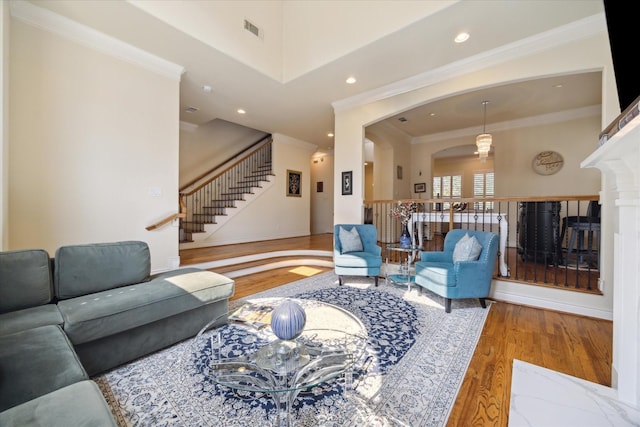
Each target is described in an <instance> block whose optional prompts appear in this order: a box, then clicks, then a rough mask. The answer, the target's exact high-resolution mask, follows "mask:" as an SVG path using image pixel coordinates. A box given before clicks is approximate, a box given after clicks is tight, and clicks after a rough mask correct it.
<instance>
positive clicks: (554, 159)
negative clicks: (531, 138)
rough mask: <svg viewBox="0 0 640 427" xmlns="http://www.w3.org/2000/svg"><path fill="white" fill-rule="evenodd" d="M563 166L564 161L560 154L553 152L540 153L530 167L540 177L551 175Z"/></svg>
mask: <svg viewBox="0 0 640 427" xmlns="http://www.w3.org/2000/svg"><path fill="white" fill-rule="evenodd" d="M563 164H564V159H563V158H562V156H561V155H560V153H556V152H555V151H541V152H540V153H538V154H537V155H536V156H535V157H534V158H533V162H532V163H531V167H533V170H534V171H535V172H536V173H538V174H540V175H553V174H554V173H556V172H558V171H559V170H560V169H561V168H562V165H563Z"/></svg>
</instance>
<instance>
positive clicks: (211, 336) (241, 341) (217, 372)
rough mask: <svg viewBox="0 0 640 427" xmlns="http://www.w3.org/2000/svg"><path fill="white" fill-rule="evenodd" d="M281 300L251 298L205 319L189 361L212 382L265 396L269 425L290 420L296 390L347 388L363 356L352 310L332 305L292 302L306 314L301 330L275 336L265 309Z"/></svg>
mask: <svg viewBox="0 0 640 427" xmlns="http://www.w3.org/2000/svg"><path fill="white" fill-rule="evenodd" d="M282 301H283V299H282V298H268V299H259V300H257V299H254V300H251V304H252V306H247V305H246V304H245V305H244V306H243V307H242V309H243V310H244V311H241V310H240V309H238V310H236V311H234V312H230V313H225V314H224V315H222V316H220V317H218V318H216V319H213V320H211V321H210V322H209V323H207V324H206V325H205V326H204V327H203V328H202V330H201V331H200V332H199V333H198V335H197V336H196V337H195V338H194V339H193V342H192V345H191V346H190V349H189V352H190V356H191V358H192V359H191V360H194V361H196V363H199V364H201V366H202V367H203V368H202V370H203V372H202V374H203V375H205V376H206V377H208V378H210V379H211V381H213V382H214V383H216V384H218V385H220V386H224V387H227V388H229V389H232V390H234V391H236V392H238V393H241V394H242V396H243V397H244V398H246V397H247V396H251V394H252V393H256V394H267V395H269V396H270V397H271V398H272V399H273V401H274V403H275V404H276V407H277V420H276V423H275V425H278V426H290V425H291V424H292V410H291V409H292V405H293V402H294V400H295V399H296V397H297V396H298V394H299V393H300V392H301V391H302V390H306V389H309V388H312V387H315V386H317V385H320V384H323V383H325V382H328V381H342V386H343V388H344V389H345V390H349V389H350V387H351V386H352V378H353V375H352V374H353V371H352V369H353V367H354V364H355V363H356V362H357V361H358V360H359V359H360V358H361V357H362V356H363V355H364V354H365V348H366V345H367V333H366V329H365V327H364V325H363V324H362V322H361V321H360V320H359V319H358V318H357V317H355V316H354V315H353V314H351V313H349V312H348V311H346V310H343V309H342V308H340V307H337V306H335V305H332V304H328V303H324V302H319V301H310V300H294V301H295V302H297V303H298V304H300V305H301V306H302V307H303V308H304V310H305V313H306V324H305V327H304V330H303V331H302V333H301V334H300V335H299V336H298V337H297V338H295V339H293V340H281V339H279V338H277V337H276V336H275V335H274V334H273V332H272V331H271V327H270V325H269V313H270V311H271V310H272V309H273V308H275V307H277V305H278V304H279V303H280V302H282Z"/></svg>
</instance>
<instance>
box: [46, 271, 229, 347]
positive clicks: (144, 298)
mask: <svg viewBox="0 0 640 427" xmlns="http://www.w3.org/2000/svg"><path fill="white" fill-rule="evenodd" d="M233 291H234V281H233V280H232V279H229V278H228V277H225V276H223V275H221V274H218V273H213V272H211V271H206V270H201V269H198V268H185V269H178V270H173V271H170V272H167V273H163V274H161V275H158V276H156V277H154V278H153V279H152V280H150V281H148V282H144V283H139V284H136V285H129V286H125V287H120V288H117V289H111V290H108V291H103V292H96V293H94V294H91V295H85V296H80V297H77V298H72V299H67V300H64V301H60V302H59V303H58V307H59V308H60V311H61V313H62V317H63V318H64V330H65V332H66V333H67V335H69V338H70V339H71V341H72V342H73V343H74V344H82V343H86V342H90V341H93V340H96V339H98V338H102V337H106V336H109V335H114V334H117V333H119V332H122V331H125V330H129V329H132V328H136V327H138V326H142V325H146V324H149V323H152V322H155V321H157V320H160V319H164V318H167V317H170V316H173V315H176V314H178V313H182V312H184V311H188V310H192V309H194V308H197V307H201V306H203V305H206V304H209V303H212V302H216V301H219V300H221V299H228V298H229V297H230V296H232V295H233Z"/></svg>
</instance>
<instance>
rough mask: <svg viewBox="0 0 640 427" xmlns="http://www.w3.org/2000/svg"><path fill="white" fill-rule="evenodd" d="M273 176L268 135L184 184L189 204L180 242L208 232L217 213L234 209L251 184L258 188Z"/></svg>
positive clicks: (183, 194) (182, 197) (183, 199)
mask: <svg viewBox="0 0 640 427" xmlns="http://www.w3.org/2000/svg"><path fill="white" fill-rule="evenodd" d="M208 175H211V176H208ZM270 175H273V171H272V138H271V136H270V135H269V136H268V137H265V138H263V139H261V140H260V141H258V142H256V143H254V144H253V145H252V146H250V147H248V148H247V149H246V150H243V152H242V153H240V154H238V155H235V156H233V157H232V158H230V159H228V160H227V161H226V162H223V163H222V164H221V166H220V167H217V168H214V169H211V170H210V171H209V172H208V173H207V174H203V175H201V176H200V177H198V178H196V179H194V180H192V181H191V182H190V183H188V184H187V185H185V186H184V187H183V188H182V189H181V191H180V203H181V205H182V204H184V205H185V206H186V215H185V217H184V218H181V219H180V230H181V233H180V234H181V235H180V241H181V242H183V241H190V240H191V234H192V233H197V232H204V231H205V230H204V227H205V224H215V223H216V220H215V217H216V216H220V215H225V210H226V209H228V208H234V207H235V203H236V201H240V200H244V195H245V194H250V193H251V188H252V187H259V186H260V182H261V181H267V180H268V179H269V178H268V177H269V176H270ZM190 187H192V188H190ZM187 189H188V190H187Z"/></svg>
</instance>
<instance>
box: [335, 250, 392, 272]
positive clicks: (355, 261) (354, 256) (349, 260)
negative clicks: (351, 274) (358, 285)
mask: <svg viewBox="0 0 640 427" xmlns="http://www.w3.org/2000/svg"><path fill="white" fill-rule="evenodd" d="M334 264H335V265H336V266H339V267H354V268H363V267H380V266H381V265H382V257H381V256H380V255H376V254H372V253H371V252H349V253H346V254H343V255H340V256H339V257H336V259H334Z"/></svg>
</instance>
